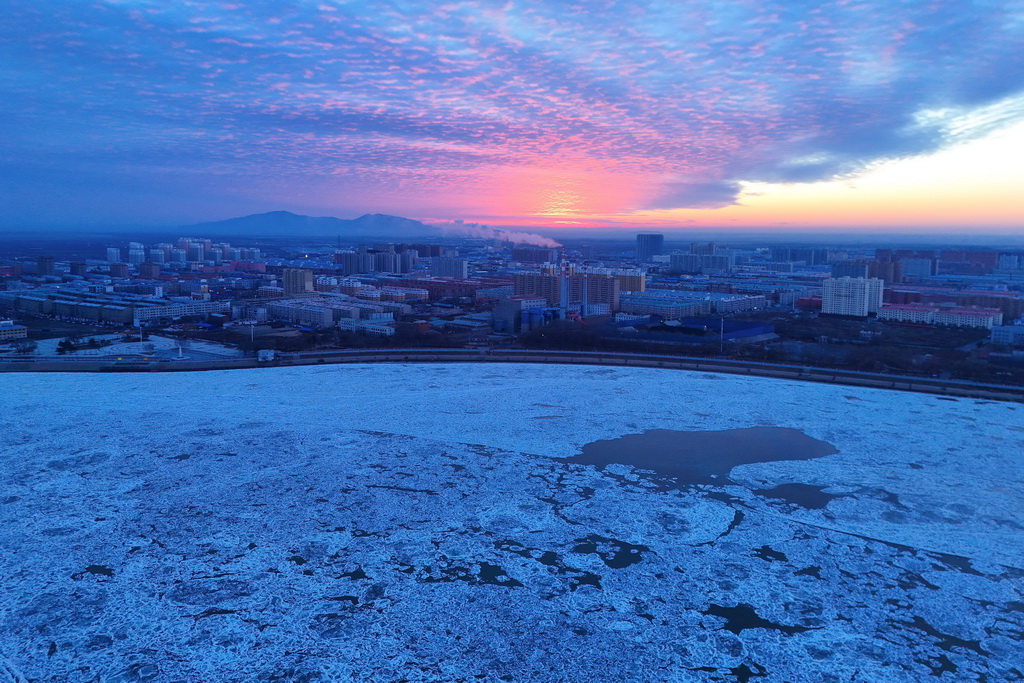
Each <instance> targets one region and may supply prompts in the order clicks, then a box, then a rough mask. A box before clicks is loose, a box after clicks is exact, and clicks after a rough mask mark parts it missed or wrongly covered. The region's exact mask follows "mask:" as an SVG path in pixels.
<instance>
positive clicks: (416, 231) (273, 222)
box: [180, 210, 443, 238]
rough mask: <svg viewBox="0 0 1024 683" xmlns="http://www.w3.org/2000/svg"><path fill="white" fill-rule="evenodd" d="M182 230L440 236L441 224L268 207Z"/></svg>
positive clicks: (269, 234) (270, 234)
mask: <svg viewBox="0 0 1024 683" xmlns="http://www.w3.org/2000/svg"><path fill="white" fill-rule="evenodd" d="M180 229H182V230H192V231H197V232H199V231H201V232H208V233H212V234H216V235H225V236H239V237H242V236H244V237H290V236H297V237H334V236H338V235H341V236H344V237H374V238H381V237H403V238H409V237H440V236H442V234H443V231H442V230H441V228H438V227H436V226H432V225H427V224H426V223H422V222H420V221H417V220H413V219H412V218H403V217H402V216H391V215H388V214H382V213H367V214H363V215H362V216H359V217H358V218H353V219H345V218H335V217H333V216H306V215H303V214H297V213H293V212H291V211H283V210H279V211H267V212H264V213H254V214H249V215H248V216H239V217H237V218H227V219H225V220H222V221H206V222H202V223H192V224H190V225H183V226H181V228H180Z"/></svg>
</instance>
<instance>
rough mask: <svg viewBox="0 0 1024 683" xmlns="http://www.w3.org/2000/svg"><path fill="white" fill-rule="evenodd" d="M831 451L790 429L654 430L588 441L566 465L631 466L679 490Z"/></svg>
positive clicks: (724, 480) (833, 452)
mask: <svg viewBox="0 0 1024 683" xmlns="http://www.w3.org/2000/svg"><path fill="white" fill-rule="evenodd" d="M838 452H839V451H838V450H836V448H835V446H833V445H832V444H830V443H828V442H826V441H820V440H818V439H815V438H812V437H810V436H807V435H806V434H804V433H803V432H802V431H800V430H799V429H791V428H788V427H747V428H744V429H725V430H722V431H706V432H705V431H693V432H684V431H676V430H672V429H652V430H649V431H646V432H643V433H642V434H626V435H625V436H620V437H618V438H616V439H602V440H600V441H592V442H591V443H588V444H586V445H584V446H583V451H582V452H581V453H580V454H579V455H575V456H573V457H571V458H567V459H566V461H567V462H573V463H580V464H584V465H593V466H595V467H600V468H604V467H606V466H608V465H612V464H620V465H629V466H631V467H635V468H637V469H642V470H650V471H652V472H654V473H656V474H658V475H661V476H662V477H668V478H671V479H672V480H674V481H675V482H676V483H677V484H680V485H691V486H692V485H697V484H710V485H721V484H723V483H726V482H727V480H728V477H729V473H730V472H731V471H732V469H733V468H734V467H737V466H739V465H749V464H752V463H759V462H775V461H779V460H812V459H814V458H821V457H824V456H826V455H833V454H835V453H838Z"/></svg>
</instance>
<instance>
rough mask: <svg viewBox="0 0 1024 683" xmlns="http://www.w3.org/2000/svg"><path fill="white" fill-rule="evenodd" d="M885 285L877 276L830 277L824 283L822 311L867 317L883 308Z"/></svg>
mask: <svg viewBox="0 0 1024 683" xmlns="http://www.w3.org/2000/svg"><path fill="white" fill-rule="evenodd" d="M884 286H885V283H884V282H883V281H882V280H881V279H879V278H875V277H871V278H864V277H838V278H828V279H826V280H825V281H824V282H823V283H822V295H821V312H822V313H827V314H831V315H849V316H855V317H858V318H866V317H867V316H868V314H869V313H876V312H877V311H878V309H879V308H881V306H882V290H883V288H884Z"/></svg>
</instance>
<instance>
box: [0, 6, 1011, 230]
mask: <svg viewBox="0 0 1024 683" xmlns="http://www.w3.org/2000/svg"><path fill="white" fill-rule="evenodd" d="M0 3H2V4H0V6H2V7H3V10H4V11H3V17H4V21H3V22H2V23H0V121H2V128H0V225H6V226H8V227H10V226H22V227H32V226H47V225H63V226H68V225H78V224H80V225H99V224H111V225H114V224H138V225H176V224H183V223H188V222H197V221H203V220H217V219H222V218H230V217H233V216H239V215H245V214H249V213H258V212H262V211H271V210H281V209H283V210H291V211H295V212H297V213H305V214H310V215H332V216H338V217H341V218H353V217H356V216H358V215H361V214H363V213H389V214H394V215H402V216H407V217H411V218H418V219H421V220H425V221H428V222H438V223H444V222H448V221H455V220H462V221H467V222H477V223H485V224H489V225H496V226H527V227H534V228H541V227H544V228H552V229H554V228H574V229H582V228H601V227H606V228H629V227H657V228H659V229H662V230H666V231H672V230H674V229H680V230H684V229H693V228H699V229H702V230H706V229H709V228H713V229H722V230H728V229H737V230H739V229H742V230H757V229H764V230H787V231H796V232H799V231H809V232H813V231H821V230H824V231H846V232H849V231H854V232H856V231H865V232H887V231H893V230H896V231H903V232H921V233H930V232H935V233H942V232H964V231H974V232H986V233H993V234H999V233H1015V232H1020V231H1021V228H1024V192H1022V191H1021V188H1022V187H1024V49H1022V45H1024V2H1022V0H1002V1H1000V0H993V1H984V0H979V1H976V2H965V1H962V0H960V1H956V2H944V1H942V0H932V1H929V0H904V1H899V0H885V1H876V0H840V1H838V2H831V3H814V2H800V1H794V0H787V1H786V2H772V1H771V0H757V1H753V0H751V1H747V0H730V1H726V0H693V1H686V0H656V1H655V0H651V1H633V2H607V1H602V0H588V1H587V2H572V1H569V2H553V1H550V0H549V1H546V2H537V1H529V2H520V1H517V0H510V1H507V2H488V1H469V2H453V3H445V2H421V1H416V0H395V1H386V0H385V1H380V2H347V1H344V0H313V1H311V2H306V1H295V0H291V1H283V0H273V1H264V0H246V1H245V2H230V1H225V2H201V1H193V0H176V1H175V2H167V1H166V0H153V1H150V0H117V1H115V0H74V1H70V2H60V1H49V0H31V1H27V0H0Z"/></svg>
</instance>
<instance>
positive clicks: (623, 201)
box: [471, 124, 1024, 232]
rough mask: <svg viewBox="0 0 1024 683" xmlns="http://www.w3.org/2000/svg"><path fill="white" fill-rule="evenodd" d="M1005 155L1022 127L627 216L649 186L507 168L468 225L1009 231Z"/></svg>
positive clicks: (1010, 192) (1023, 164)
mask: <svg viewBox="0 0 1024 683" xmlns="http://www.w3.org/2000/svg"><path fill="white" fill-rule="evenodd" d="M1013 150H1020V151H1022V152H1024V124H1018V125H1016V126H1014V127H1011V128H1007V129H1003V130H1001V131H998V132H996V133H994V134H991V135H989V136H987V137H984V138H980V139H976V140H973V141H970V142H965V143H961V144H959V145H955V146H953V147H950V148H947V149H946V150H943V151H940V152H938V153H936V154H932V155H928V156H922V157H913V158H906V159H898V160H893V161H889V162H884V163H880V164H877V165H875V166H874V167H872V168H870V169H868V170H867V171H865V172H863V173H861V174H859V175H857V176H855V177H850V178H844V179H841V180H831V181H824V182H817V183H795V184H771V183H752V182H751V183H743V184H742V192H741V193H740V195H739V197H738V198H737V201H736V203H735V204H732V205H729V206H725V207H722V208H717V209H685V208H684V209H666V210H629V209H628V208H624V207H629V206H636V205H637V204H639V203H642V200H643V198H644V194H645V192H644V190H645V189H646V188H647V187H649V186H650V183H649V182H647V181H646V180H645V179H644V178H642V177H640V176H630V175H627V174H617V173H615V172H613V171H595V170H593V168H592V166H591V167H584V166H583V164H580V163H579V162H577V163H568V164H563V165H558V166H546V167H542V168H535V169H517V170H516V171H515V172H513V173H507V172H506V173H505V174H504V175H505V177H504V178H502V179H501V181H502V182H501V186H502V187H503V191H502V193H501V197H500V201H496V202H494V204H493V205H492V206H494V207H495V208H497V209H498V210H496V211H493V212H488V213H490V214H491V215H489V216H480V217H478V218H472V219H471V220H479V221H480V222H486V223H488V224H490V225H496V226H510V227H511V226H516V227H529V228H537V229H540V228H549V229H553V230H557V229H559V228H563V229H569V228H573V229H580V228H595V229H600V228H619V229H630V228H636V227H651V228H659V229H664V230H673V229H681V230H686V229H691V230H692V229H716V228H719V229H744V230H758V229H765V230H783V231H794V232H798V231H803V230H806V231H813V230H819V229H829V228H836V229H842V230H846V229H852V230H863V231H868V232H871V231H875V232H879V231H886V230H905V231H907V232H927V231H940V232H941V231H944V230H945V231H951V230H958V229H959V230H974V229H983V230H985V231H987V232H1011V231H1019V230H1021V229H1022V228H1024V191H1022V190H1021V187H1022V186H1024V185H1022V180H1024V153H1012V151H1013ZM979 226H984V227H983V228H980V227H979Z"/></svg>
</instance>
